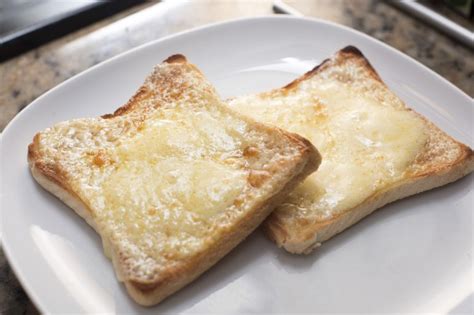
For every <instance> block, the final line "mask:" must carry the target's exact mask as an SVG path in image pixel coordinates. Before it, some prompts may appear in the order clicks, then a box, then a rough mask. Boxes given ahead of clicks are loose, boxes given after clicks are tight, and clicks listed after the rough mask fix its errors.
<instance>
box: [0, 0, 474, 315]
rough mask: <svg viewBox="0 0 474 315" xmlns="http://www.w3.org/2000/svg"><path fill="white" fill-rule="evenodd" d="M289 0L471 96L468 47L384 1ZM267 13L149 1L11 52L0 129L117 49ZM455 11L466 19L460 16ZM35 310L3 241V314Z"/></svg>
mask: <svg viewBox="0 0 474 315" xmlns="http://www.w3.org/2000/svg"><path fill="white" fill-rule="evenodd" d="M286 3H288V4H290V5H292V6H293V7H294V8H296V9H298V10H299V11H300V12H301V13H303V14H304V15H306V16H311V17H317V18H321V19H326V20H329V21H333V22H336V23H339V24H342V25H346V26H349V27H351V28H354V29H356V30H359V31H361V32H363V33H366V34H368V35H370V36H373V37H375V38H377V39H379V40H381V41H383V42H385V43H387V44H388V45H390V46H392V47H394V48H396V49H398V50H400V51H402V52H403V53H405V54H407V55H409V56H411V57H413V58H414V59H416V60H418V61H419V62H421V63H422V64H424V65H426V66H427V67H428V68H430V69H432V70H434V71H435V72H437V73H438V74H440V75H441V76H442V77H444V78H446V79H447V80H449V81H451V82H452V83H453V84H454V85H456V86H457V87H459V88H460V89H461V90H463V91H464V92H465V93H466V94H468V95H469V96H471V97H473V96H474V80H473V79H474V58H473V57H474V55H473V52H472V51H471V50H469V49H468V48H466V47H465V46H462V45H461V44H458V43H457V42H455V41H454V40H452V39H450V38H448V37H446V36H445V35H442V34H440V33H438V32H437V31H435V30H433V29H431V28H430V27H428V26H426V25H425V24H423V23H421V22H419V21H417V20H415V19H414V18H412V17H411V16H409V15H406V14H405V13H403V12H401V11H398V10H397V9H396V8H394V7H392V6H390V5H388V4H387V3H386V2H382V1H376V0H355V1H346V0H286ZM271 14H273V11H272V1H270V0H260V1H251V0H200V1H166V2H158V1H149V2H147V3H145V4H142V5H139V6H136V7H133V8H131V9H129V10H127V11H124V12H122V13H119V14H117V15H115V16H112V17H110V18H108V19H106V20H103V21H100V22H97V23H95V24H93V25H91V26H88V27H86V28H83V29H81V30H79V31H77V32H74V33H72V34H69V35H67V36H64V37H62V38H60V39H57V40H55V41H53V42H50V43H48V44H46V45H43V46H41V47H39V48H37V49H34V50H32V51H30V52H27V53H25V54H23V55H20V56H18V57H16V58H14V59H10V60H8V61H6V62H4V63H2V64H0V131H1V130H3V128H5V126H6V125H7V124H8V122H9V121H10V120H11V119H12V118H13V117H14V116H15V115H16V114H18V113H19V112H20V111H21V110H22V109H23V108H25V107H26V106H27V105H28V104H29V103H30V102H32V101H33V100H34V99H36V98H37V97H38V96H40V95H41V94H43V93H44V92H46V91H48V90H50V89H51V88H53V87H55V86H56V85H58V84H59V83H61V82H63V81H64V80H66V79H68V78H70V77H72V76H74V75H75V74H77V73H80V72H81V71H83V70H85V69H88V68H90V67H91V66H93V65H95V64H97V63H100V62H102V61H104V60H106V59H109V58H111V57H113V56H115V55H117V54H119V53H122V52H124V51H127V50H129V49H131V48H133V47H137V46H139V45H141V44H143V43H146V42H149V41H152V40H155V39H157V38H161V37H163V36H166V35H169V34H173V33H176V32H179V31H182V30H187V29H190V28H193V27H197V26H201V25H204V24H208V23H213V22H219V21H224V20H229V19H236V18H240V17H249V16H262V15H271ZM455 19H456V20H459V22H460V23H464V24H466V21H462V20H463V18H462V17H457V16H456V17H455ZM471 26H472V25H471ZM65 106H67V104H65ZM37 313H38V311H37V310H36V308H35V307H34V305H33V304H32V302H31V301H30V300H29V298H28V297H27V295H26V294H25V292H24V291H23V289H22V288H21V286H20V284H19V282H18V280H17V279H16V277H15V275H14V274H13V272H12V270H11V268H10V267H9V265H8V263H7V261H6V259H5V256H4V254H3V252H2V250H1V249H0V314H37Z"/></svg>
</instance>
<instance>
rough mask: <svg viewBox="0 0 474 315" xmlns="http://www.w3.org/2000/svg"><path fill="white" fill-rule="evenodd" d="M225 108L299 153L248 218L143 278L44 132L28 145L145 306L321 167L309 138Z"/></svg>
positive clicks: (44, 177) (43, 176)
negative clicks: (72, 181)
mask: <svg viewBox="0 0 474 315" xmlns="http://www.w3.org/2000/svg"><path fill="white" fill-rule="evenodd" d="M165 63H173V64H186V66H190V67H192V69H193V71H196V72H197V73H198V75H201V76H202V74H201V72H199V70H197V68H196V67H195V66H193V65H190V64H189V63H187V60H186V58H185V57H184V56H182V55H174V56H171V57H169V58H168V59H166V60H165ZM149 93H150V91H149V90H148V89H147V88H145V87H144V86H142V87H141V88H140V89H139V90H138V91H137V93H136V94H135V95H134V96H133V97H132V98H131V99H130V101H128V102H127V103H126V104H125V105H124V106H122V107H120V108H118V109H117V110H116V111H115V112H114V113H113V114H107V115H104V116H102V118H104V119H112V118H115V117H119V116H124V115H126V114H127V113H130V112H131V111H134V110H141V109H139V108H137V107H138V106H139V101H140V100H141V99H146V98H147V97H149ZM158 106H159V104H158ZM222 110H223V111H224V112H225V111H227V112H228V114H229V115H234V116H237V117H240V118H241V119H242V120H245V121H246V122H248V123H250V124H252V126H253V128H254V129H255V130H257V131H262V132H266V133H271V134H272V135H273V136H274V137H276V138H278V139H282V140H284V141H286V142H288V143H291V144H292V145H293V146H294V147H296V148H297V151H298V154H297V156H295V158H293V159H292V160H290V161H287V162H286V163H285V164H281V165H279V167H281V170H279V169H276V168H275V169H274V170H273V172H272V173H271V174H270V175H271V176H270V178H269V179H266V180H265V182H264V184H266V185H270V184H271V185H273V186H272V190H271V191H272V193H270V194H268V196H266V198H265V199H264V200H259V201H258V203H256V204H253V207H252V209H251V210H249V211H247V212H246V214H245V216H242V217H241V218H239V219H238V221H236V222H235V224H233V225H231V226H230V227H228V228H227V229H226V230H225V232H223V233H221V234H220V235H217V237H216V239H217V240H216V241H215V242H214V243H212V244H211V245H210V246H208V247H207V249H206V250H204V251H202V252H199V253H197V254H196V255H193V256H192V257H191V258H190V259H186V260H182V261H180V262H178V263H176V264H174V265H173V266H168V267H167V268H166V269H165V270H164V271H163V272H160V273H159V274H157V275H155V277H153V278H151V279H144V278H142V277H140V276H137V275H135V274H133V272H132V271H131V270H128V265H127V263H126V258H127V257H126V254H124V253H123V252H121V250H120V247H119V246H118V244H116V242H114V240H111V239H108V237H106V236H105V235H104V233H102V230H101V227H100V226H98V224H97V222H96V221H95V219H94V217H93V212H92V210H91V209H90V208H89V207H88V206H87V203H86V202H84V201H83V200H81V198H80V197H79V196H78V195H77V194H76V193H75V192H74V189H73V188H72V187H71V186H70V185H69V182H68V178H67V174H66V173H65V172H64V170H62V169H61V166H60V165H59V164H58V163H54V162H45V161H48V160H47V158H46V157H45V156H43V155H42V151H41V150H40V146H41V144H40V139H41V137H42V134H41V133H38V134H37V135H36V136H35V137H34V139H33V142H32V143H31V144H30V145H29V147H28V163H29V166H30V170H31V173H32V175H33V177H34V178H35V180H36V181H37V182H38V183H39V184H40V185H41V186H43V188H45V189H46V190H47V191H49V192H50V193H52V194H53V195H55V196H56V197H58V198H59V199H60V200H62V201H63V202H64V203H65V204H66V205H68V206H69V207H70V208H72V209H73V210H74V211H75V212H76V213H77V214H78V215H80V216H81V217H82V218H84V220H85V221H86V222H87V223H88V224H89V225H90V226H91V227H92V228H93V229H94V230H95V231H96V232H97V233H98V234H99V235H100V236H101V239H102V243H103V247H104V252H105V254H106V255H107V257H109V258H110V259H111V260H112V263H113V265H114V269H115V271H116V275H117V278H118V279H119V280H120V281H122V282H124V284H125V287H126V289H127V291H128V292H129V294H130V296H131V297H132V298H133V299H134V300H135V301H136V302H137V303H139V304H141V305H145V306H150V305H154V304H157V303H159V302H160V301H162V300H163V299H164V298H166V297H167V296H169V295H171V294H172V293H174V292H176V291H177V290H179V289H180V288H182V287H183V286H185V285H186V284H188V283H190V282H191V281H193V280H194V279H195V278H197V277H198V276H199V275H200V274H202V273H203V272H204V271H206V270H207V269H209V268H210V267H211V266H212V265H214V264H215V263H216V262H217V261H218V260H220V259H221V258H222V257H223V256H224V255H226V254H227V253H228V252H229V251H230V250H232V249H233V248H234V247H235V246H236V245H237V244H238V243H240V242H241V241H242V240H243V239H245V238H246V237H247V236H248V235H249V234H250V233H251V232H252V231H253V230H254V229H255V228H256V227H257V226H258V225H259V224H260V223H261V222H262V221H263V220H264V219H265V218H266V217H267V216H268V215H269V214H270V212H271V211H272V210H273V208H274V207H275V206H276V205H278V204H279V202H280V201H281V200H282V199H283V198H285V197H286V195H287V194H288V193H289V192H290V191H291V190H292V189H293V188H294V187H295V186H296V185H297V184H298V183H300V182H301V181H302V180H304V178H305V177H306V176H308V175H309V174H310V173H312V172H313V171H315V170H316V169H317V167H318V166H319V164H320V162H321V157H320V155H319V153H318V151H317V150H316V149H315V148H314V146H313V145H312V144H311V143H310V142H309V141H308V140H306V139H304V138H302V137H301V136H299V135H296V134H291V133H288V132H285V131H283V130H281V129H278V128H274V127H271V126H266V125H263V124H258V123H256V122H255V121H253V120H251V119H249V118H247V117H245V116H242V115H240V114H238V113H236V112H234V111H232V110H231V109H227V108H223V109H222Z"/></svg>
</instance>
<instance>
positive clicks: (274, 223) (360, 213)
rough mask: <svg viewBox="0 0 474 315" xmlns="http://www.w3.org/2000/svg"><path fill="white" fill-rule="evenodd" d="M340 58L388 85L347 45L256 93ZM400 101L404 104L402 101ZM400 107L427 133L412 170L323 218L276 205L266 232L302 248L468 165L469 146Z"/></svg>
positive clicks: (473, 160) (473, 166) (473, 158)
mask: <svg viewBox="0 0 474 315" xmlns="http://www.w3.org/2000/svg"><path fill="white" fill-rule="evenodd" d="M344 63H352V64H356V65H357V66H358V68H360V69H363V70H364V72H365V75H367V76H368V77H369V78H371V79H373V80H375V81H376V82H378V83H380V84H381V85H382V86H383V87H384V88H386V89H387V90H389V89H388V87H387V86H386V84H385V83H384V82H383V81H382V79H381V78H380V76H379V75H378V73H377V72H376V70H375V69H374V68H373V67H372V65H371V64H370V62H369V61H368V60H367V59H366V58H365V56H364V55H363V54H362V52H361V51H360V50H359V49H357V48H356V47H354V46H347V47H345V48H343V49H341V50H340V51H339V52H337V53H336V54H335V56H334V57H332V58H331V59H326V60H324V61H323V62H322V63H321V64H319V65H318V66H316V67H315V68H314V69H312V70H311V71H309V72H307V73H305V74H304V75H302V76H301V77H299V78H297V79H296V80H294V81H292V82H291V83H289V84H287V85H286V86H284V87H282V88H280V89H275V90H271V91H268V92H264V93H261V94H259V95H260V96H261V97H262V98H272V97H275V96H279V95H286V94H287V93H289V92H290V91H292V90H294V89H297V87H298V85H299V84H300V83H301V82H303V81H305V80H308V79H310V78H311V77H313V76H315V75H318V74H320V73H321V72H323V71H325V70H327V69H329V68H331V67H333V66H338V65H341V64H344ZM403 105H404V106H405V104H403ZM406 109H407V110H409V111H411V112H413V113H415V114H416V115H417V116H418V117H420V118H421V119H422V120H423V121H424V123H425V125H426V126H427V128H428V129H429V138H428V140H427V143H426V145H425V149H424V151H423V152H421V153H420V154H419V155H418V156H417V158H416V161H414V163H413V165H412V170H410V171H409V172H407V176H406V178H404V179H402V180H401V181H399V182H397V183H395V184H394V185H392V186H390V187H387V188H386V189H384V190H382V191H376V192H375V193H373V194H372V195H371V196H369V197H368V198H366V199H365V200H364V201H362V202H361V203H360V204H358V205H357V206H355V207H353V208H350V209H345V210H344V211H342V212H340V213H337V214H333V215H332V216H330V217H328V218H327V219H322V220H321V219H318V220H317V221H314V220H304V219H302V220H296V222H288V221H287V220H284V219H282V218H280V217H279V215H278V211H275V212H273V213H272V214H271V215H270V216H269V217H268V219H267V220H266V221H265V222H264V224H263V230H264V231H265V233H266V235H267V236H268V237H269V238H270V239H272V240H273V241H274V242H275V243H276V244H277V245H278V246H279V247H283V248H284V249H285V250H287V251H288V252H290V253H294V254H308V253H310V252H311V251H312V250H313V249H314V248H316V247H318V246H319V245H321V243H322V242H324V241H326V240H328V239H330V238H331V237H333V236H334V235H336V234H338V233H340V232H342V231H343V230H345V229H347V228H349V227H350V226H352V225H354V224H355V223H357V222H358V221H360V220H361V219H362V218H364V217H366V216H367V215H369V214H370V213H372V212H373V211H375V210H377V209H379V208H381V207H383V206H384V205H386V204H388V203H391V202H393V201H396V200H398V199H402V198H405V197H408V196H411V195H414V194H417V193H420V192H423V191H426V190H430V189H433V188H435V187H439V186H443V185H445V184H448V183H450V182H453V181H456V180H458V179H460V178H461V177H463V176H465V175H467V174H469V173H471V172H472V171H473V170H474V154H473V151H472V149H471V148H469V147H468V146H466V145H464V144H462V143H460V142H458V141H457V140H455V139H453V138H452V137H450V136H449V135H447V134H446V133H445V132H443V131H442V130H440V129H439V128H438V127H437V126H435V125H434V124H433V123H431V122H430V121H428V120H427V119H426V118H425V117H423V116H422V115H420V114H418V113H416V112H415V111H413V110H412V109H410V108H408V107H406ZM442 143H449V144H451V147H453V148H455V151H456V152H457V155H456V157H455V158H452V157H449V158H447V157H446V155H447V152H446V149H445V148H444V147H443V146H442V145H441V144H442Z"/></svg>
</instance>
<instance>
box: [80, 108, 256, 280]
mask: <svg viewBox="0 0 474 315" xmlns="http://www.w3.org/2000/svg"><path fill="white" fill-rule="evenodd" d="M154 115H155V116H156V117H151V118H149V119H147V120H146V121H145V123H144V125H143V126H141V127H140V128H138V129H137V130H136V131H135V132H134V133H133V134H130V135H129V136H127V137H117V139H120V141H118V142H116V143H115V145H110V144H105V142H104V143H99V144H100V148H101V149H100V151H98V153H97V152H95V151H94V152H95V153H94V154H93V155H91V156H90V157H88V156H87V148H84V150H82V151H79V150H76V151H77V152H82V153H77V152H76V153H75V154H85V156H86V158H82V159H76V161H77V160H80V161H81V163H87V161H89V163H90V164H91V165H92V167H82V166H81V167H80V168H79V169H78V171H80V172H81V173H77V174H74V176H75V177H77V178H76V179H73V180H74V181H75V183H76V186H77V187H79V191H78V194H79V195H80V196H81V198H82V199H83V200H85V201H86V202H88V203H90V204H89V208H90V209H92V211H93V216H94V219H95V220H96V221H97V222H98V224H99V225H100V226H101V227H102V230H103V231H105V233H108V235H109V236H110V237H112V238H114V239H117V238H118V239H120V242H121V243H122V245H123V249H122V250H127V251H129V254H128V255H127V256H130V257H135V259H136V261H134V262H129V263H132V264H134V265H137V266H140V267H139V268H142V266H145V267H143V268H142V269H143V270H146V272H147V273H149V274H153V268H149V267H146V266H147V263H146V260H147V259H148V258H150V257H152V258H153V261H155V262H156V261H158V262H159V261H163V260H169V259H173V260H177V259H183V258H184V257H186V256H187V255H189V254H191V253H193V251H195V250H196V249H197V248H199V247H200V246H204V245H205V242H206V240H207V238H208V236H212V229H214V228H216V224H215V222H217V220H218V218H219V216H225V215H226V212H229V211H230V212H232V215H235V213H236V211H234V210H235V205H234V203H235V202H236V199H238V197H239V196H240V195H241V194H242V193H243V192H244V191H245V189H246V187H247V178H248V170H247V169H246V168H245V159H243V158H242V154H243V150H244V149H245V147H246V140H245V138H244V134H245V133H246V124H245V122H243V121H242V120H239V119H235V118H232V117H229V115H225V113H213V114H212V115H211V114H209V113H208V112H206V111H205V110H203V111H196V112H192V113H190V112H177V111H176V110H174V111H170V112H169V113H168V112H167V111H160V112H156V113H154ZM88 124H89V125H90V124H91V122H90V121H89V122H88ZM109 124H119V125H120V120H119V119H117V121H110V123H109ZM74 128H76V129H78V130H80V126H76V127H74ZM89 128H90V127H89ZM108 128H110V129H111V130H116V129H118V128H117V127H116V126H115V125H110V126H109V125H107V126H106V125H104V126H101V130H102V131H104V133H105V134H107V132H108V131H107V130H108ZM96 141H102V140H100V139H99V138H96ZM104 141H105V140H104ZM78 143H82V142H81V141H78ZM84 152H86V153H84ZM76 175H77V176H76ZM145 253H146V255H145ZM143 255H145V256H143ZM141 256H143V257H141ZM147 257H148V258H147ZM150 264H152V262H150Z"/></svg>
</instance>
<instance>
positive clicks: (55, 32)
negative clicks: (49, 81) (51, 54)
mask: <svg viewBox="0 0 474 315" xmlns="http://www.w3.org/2000/svg"><path fill="white" fill-rule="evenodd" d="M143 2H145V1H144V0H120V1H98V0H75V1H64V0H63V1H60V0H1V1H0V61H4V60H7V59H9V58H12V57H14V56H16V55H19V54H21V53H23V52H25V51H28V50H30V49H32V48H35V47H38V46H39V45H42V44H44V43H46V42H48V41H51V40H53V39H55V38H58V37H60V36H63V35H66V34H68V33H70V32H72V31H75V30H77V29H79V28H81V27H84V26H86V25H89V24H91V23H93V22H96V21H98V20H100V19H103V18H105V17H107V16H110V15H113V14H115V13H117V12H119V11H121V10H124V9H126V8H129V7H131V6H133V5H136V4H140V3H143Z"/></svg>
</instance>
